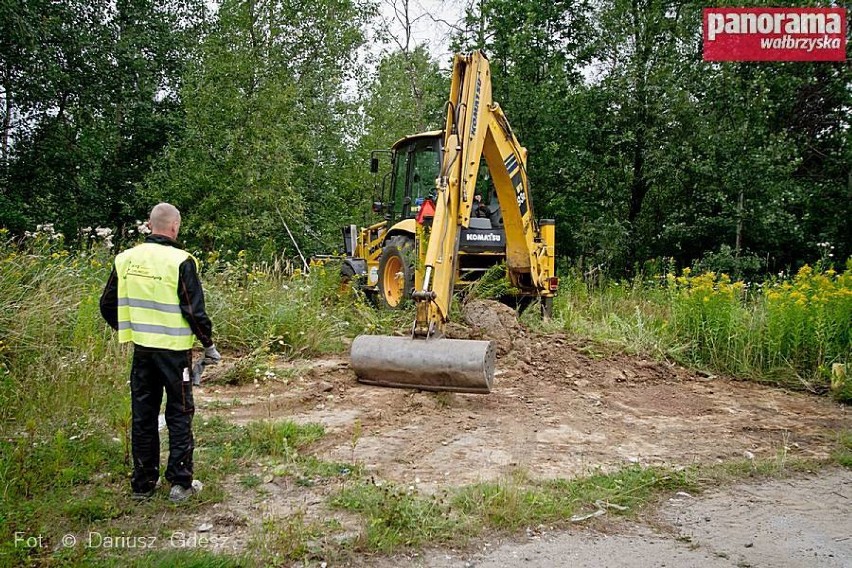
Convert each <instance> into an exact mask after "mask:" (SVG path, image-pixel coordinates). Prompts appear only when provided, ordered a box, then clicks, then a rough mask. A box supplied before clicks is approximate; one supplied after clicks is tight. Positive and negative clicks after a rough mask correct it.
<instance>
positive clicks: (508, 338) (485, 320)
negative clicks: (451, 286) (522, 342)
mask: <svg viewBox="0 0 852 568" xmlns="http://www.w3.org/2000/svg"><path fill="white" fill-rule="evenodd" d="M462 315H463V316H464V319H465V322H466V323H467V325H468V326H469V327H467V328H465V329H464V331H462V330H461V329H459V328H458V327H457V328H455V330H456V333H457V334H459V335H465V336H466V337H465V339H490V340H492V341H494V343H495V344H496V347H497V355H498V356H500V355H506V354H507V353H508V352H509V351H511V350H512V348H513V347H514V342H515V339H516V338H523V337H525V336H526V333H525V331H524V328H523V327H522V326H521V324H520V323H519V322H518V314H517V313H516V312H515V310H513V309H512V308H510V307H509V306H507V305H505V304H501V303H500V302H495V301H493V300H472V301H470V302H468V303H466V304H465V305H464V306H463V307H462Z"/></svg>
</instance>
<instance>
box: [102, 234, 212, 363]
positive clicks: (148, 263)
mask: <svg viewBox="0 0 852 568" xmlns="http://www.w3.org/2000/svg"><path fill="white" fill-rule="evenodd" d="M188 258H192V260H193V261H195V263H196V267H197V264H198V261H197V260H195V258H194V257H193V256H192V255H191V254H189V253H188V252H186V251H185V250H181V249H179V248H175V247H171V246H168V245H160V244H156V243H143V244H141V245H137V246H135V247H133V248H132V249H130V250H126V251H124V252H122V253H121V254H119V255H118V256H116V257H115V271H116V273H117V275H118V340H119V341H120V342H121V343H126V342H128V341H132V342H133V343H134V344H136V345H142V346H145V347H155V348H159V349H171V350H174V351H183V350H186V349H192V343H193V341H194V340H195V336H194V335H193V333H192V329H190V327H189V323H188V322H187V321H186V319H185V318H184V317H183V314H182V313H181V311H180V304H179V301H178V295H177V288H178V271H179V267H180V265H181V263H182V262H183V261H185V260H186V259H188Z"/></svg>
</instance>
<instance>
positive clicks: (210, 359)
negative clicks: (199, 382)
mask: <svg viewBox="0 0 852 568" xmlns="http://www.w3.org/2000/svg"><path fill="white" fill-rule="evenodd" d="M221 360H222V356H221V355H220V354H219V351H218V350H217V349H216V346H215V345H211V346H210V347H205V348H204V364H205V365H216V364H218V363H219V361H221Z"/></svg>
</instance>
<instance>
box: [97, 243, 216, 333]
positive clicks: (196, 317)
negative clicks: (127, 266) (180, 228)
mask: <svg viewBox="0 0 852 568" xmlns="http://www.w3.org/2000/svg"><path fill="white" fill-rule="evenodd" d="M145 242H146V243H154V244H158V245H166V246H172V247H175V248H182V247H181V246H180V245H179V244H178V243H176V242H175V241H173V240H171V239H170V238H168V237H166V236H164V235H149V236H148V237H147V238H146V239H145ZM176 292H177V295H178V302H179V303H180V311H181V313H182V314H183V317H184V318H185V319H186V321H187V322H189V327H190V328H191V329H192V332H193V333H194V334H195V336H196V337H197V338H198V340H199V341H200V342H201V345H203V346H204V347H210V346H211V345H213V339H212V338H213V323H212V322H211V321H210V318H209V317H207V312H206V311H205V309H204V291H203V290H202V289H201V281H200V280H199V279H198V271H197V270H196V268H195V261H194V260H193V259H191V258H187V259H186V260H184V261H183V262H181V263H180V267H178V286H177V290H176ZM101 315H102V316H103V317H104V319H105V320H106V322H107V323H108V324H109V325H110V327H112V328H113V329H118V275H117V274H116V272H115V264H114V263H113V265H112V272H111V273H110V275H109V280H107V283H106V287H104V291H103V294H101Z"/></svg>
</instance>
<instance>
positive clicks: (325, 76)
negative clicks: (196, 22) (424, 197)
mask: <svg viewBox="0 0 852 568" xmlns="http://www.w3.org/2000/svg"><path fill="white" fill-rule="evenodd" d="M369 15H370V11H369V5H360V4H356V3H355V2H352V1H350V0H324V1H320V2H312V3H308V4H305V3H302V2H295V1H274V0H230V1H225V2H223V3H222V5H221V6H220V8H219V19H218V21H217V22H216V24H215V26H213V28H212V29H211V31H210V34H209V36H208V37H207V38H206V40H205V42H204V43H203V45H202V46H201V48H200V58H199V61H198V63H197V64H195V65H194V66H193V67H192V68H191V69H190V71H189V73H188V75H187V77H186V79H185V83H184V87H183V89H182V91H181V97H182V101H183V104H184V108H185V112H186V124H187V126H186V132H185V134H184V135H183V136H181V137H180V138H179V139H175V140H173V141H172V143H171V144H170V146H169V148H168V150H167V151H166V153H165V155H164V157H163V158H162V159H161V160H160V161H159V162H158V164H157V165H156V167H155V169H154V171H153V172H152V173H151V175H150V176H149V177H148V179H147V180H146V182H145V189H144V193H145V195H146V196H147V197H148V199H150V200H151V201H153V200H156V199H165V200H169V201H171V202H173V203H175V205H177V206H178V207H179V208H181V209H182V211H184V212H185V217H184V219H185V225H186V231H187V233H186V234H187V237H188V238H189V239H190V241H192V242H193V243H194V244H196V245H200V246H203V247H204V248H207V249H210V248H225V249H227V248H231V249H234V250H236V249H240V248H245V249H250V250H253V251H255V252H261V251H264V252H265V253H268V254H272V253H276V252H277V251H280V250H281V249H282V248H287V247H289V244H288V243H287V236H286V232H285V231H284V228H283V226H282V221H283V220H286V222H288V223H289V224H290V225H291V226H294V225H295V226H297V227H299V229H300V231H299V233H300V234H302V235H303V237H302V238H303V240H302V243H301V244H302V247H303V248H307V249H308V250H309V251H311V252H313V251H312V249H313V248H314V247H316V246H317V245H320V246H321V245H322V243H321V242H318V241H319V240H321V235H320V234H319V232H318V231H317V229H316V227H315V226H313V225H312V222H313V221H315V220H316V219H321V218H322V217H323V209H325V208H328V207H329V205H330V204H333V203H335V202H336V201H338V195H337V191H338V188H337V187H336V182H335V180H338V179H340V177H339V175H338V174H339V172H340V171H341V169H340V158H341V155H342V153H343V149H344V147H345V146H344V141H345V137H346V120H347V114H348V113H347V108H346V107H347V105H346V104H345V102H344V101H343V99H342V96H343V88H344V87H343V86H344V83H345V81H346V80H347V78H348V77H350V76H352V74H353V73H354V69H355V50H356V48H357V47H358V46H359V45H360V44H361V43H362V41H363V35H362V32H361V26H362V24H363V23H364V19H365V18H367V17H369ZM311 243H313V244H314V247H311V246H306V245H310V244H311Z"/></svg>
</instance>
